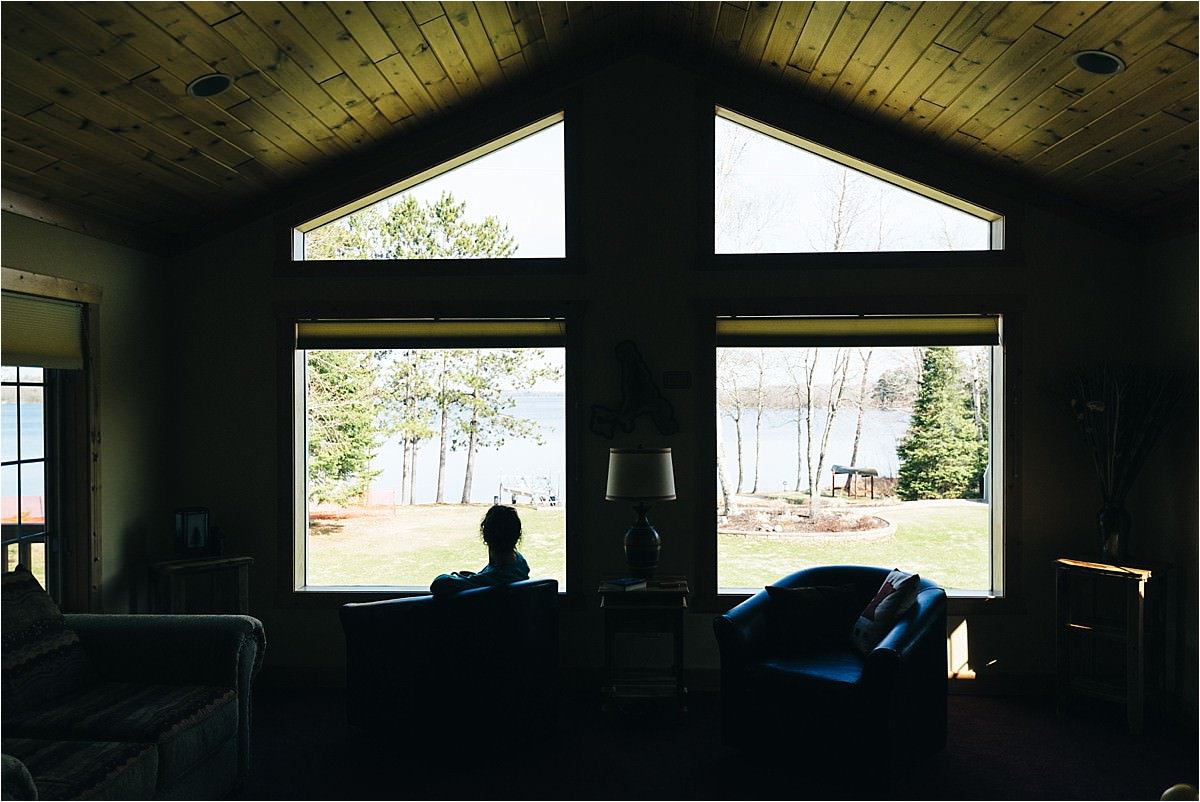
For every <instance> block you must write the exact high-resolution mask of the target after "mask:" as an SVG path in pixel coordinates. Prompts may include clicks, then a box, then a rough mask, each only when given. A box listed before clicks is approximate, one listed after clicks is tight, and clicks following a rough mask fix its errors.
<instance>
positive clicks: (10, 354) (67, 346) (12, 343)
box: [0, 292, 83, 370]
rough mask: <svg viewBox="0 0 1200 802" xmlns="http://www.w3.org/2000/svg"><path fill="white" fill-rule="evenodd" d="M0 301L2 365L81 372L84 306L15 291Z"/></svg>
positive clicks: (7, 293) (6, 294)
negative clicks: (0, 303) (0, 307)
mask: <svg viewBox="0 0 1200 802" xmlns="http://www.w3.org/2000/svg"><path fill="white" fill-rule="evenodd" d="M0 302H2V309H0V351H2V352H3V360H4V364H5V365H22V366H26V367H40V368H65V369H68V370H82V369H83V304H78V303H72V302H71V301H59V300H56V299H52V298H40V297H38V296H34V295H24V294H21V293H14V292H5V293H3V295H2V296H0Z"/></svg>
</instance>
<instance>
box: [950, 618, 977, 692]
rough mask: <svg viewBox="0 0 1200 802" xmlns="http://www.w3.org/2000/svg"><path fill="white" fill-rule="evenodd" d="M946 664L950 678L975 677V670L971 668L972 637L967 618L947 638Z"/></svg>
mask: <svg viewBox="0 0 1200 802" xmlns="http://www.w3.org/2000/svg"><path fill="white" fill-rule="evenodd" d="M946 665H947V666H948V667H949V677H950V679H975V672H974V671H973V670H971V655H970V637H969V636H968V633H967V619H965V618H964V619H963V620H961V621H959V622H958V626H956V627H954V629H953V630H952V631H951V632H950V636H949V637H948V638H946Z"/></svg>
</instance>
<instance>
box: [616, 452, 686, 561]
mask: <svg viewBox="0 0 1200 802" xmlns="http://www.w3.org/2000/svg"><path fill="white" fill-rule="evenodd" d="M604 500H605V501H635V502H637V504H636V505H635V506H634V509H635V510H637V514H638V518H637V521H635V522H634V524H633V526H631V527H629V529H627V530H626V531H625V561H626V562H627V563H629V571H630V573H631V574H632V575H633V576H636V577H642V578H649V577H651V576H653V574H654V569H655V568H657V567H658V557H659V554H660V553H661V552H662V539H661V538H660V537H659V536H658V531H657V530H656V529H655V528H654V527H653V526H651V524H650V521H649V520H648V519H647V518H646V510H648V509H649V507H647V506H646V502H647V501H674V500H675V471H674V468H673V467H672V465H671V449H669V448H642V447H641V446H638V447H637V448H610V449H609V450H608V488H607V490H606V491H605V494H604Z"/></svg>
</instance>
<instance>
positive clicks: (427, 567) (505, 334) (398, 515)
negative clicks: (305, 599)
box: [295, 320, 567, 590]
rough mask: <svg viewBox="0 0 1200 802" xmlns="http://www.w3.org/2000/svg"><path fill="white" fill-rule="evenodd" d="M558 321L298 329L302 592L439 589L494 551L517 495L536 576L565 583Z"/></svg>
mask: <svg viewBox="0 0 1200 802" xmlns="http://www.w3.org/2000/svg"><path fill="white" fill-rule="evenodd" d="M564 333H565V327H564V323H563V321H561V320H389V321H383V320H362V321H329V320H325V321H304V322H301V323H299V324H298V325H297V349H298V350H297V352H296V359H297V375H298V377H300V378H301V381H299V382H298V383H297V388H296V391H297V401H298V409H297V416H296V420H297V424H298V431H297V443H298V445H299V446H300V448H299V449H298V453H297V456H298V465H302V466H303V470H302V471H299V472H298V475H297V476H296V482H297V485H298V488H302V490H301V492H300V493H298V494H297V495H298V499H297V500H298V503H299V504H300V505H301V507H302V509H303V514H302V515H300V516H297V517H298V531H297V533H296V543H297V545H298V546H299V548H300V550H301V553H302V554H303V556H304V559H303V560H302V561H297V567H298V571H297V576H296V577H295V585H296V587H297V588H307V589H325V588H399V589H409V590H427V589H428V587H429V583H430V581H431V580H432V579H433V578H434V577H435V576H437V575H438V574H440V573H444V572H449V571H452V570H472V571H478V570H479V569H480V568H481V567H482V566H483V565H485V564H486V563H487V553H486V549H485V548H484V546H483V544H482V543H481V542H480V536H479V523H480V519H481V518H482V517H483V514H484V512H485V511H486V510H487V508H488V507H489V506H490V505H492V504H494V503H502V504H507V505H512V506H515V507H516V508H517V510H518V513H519V515H520V517H521V521H522V524H523V529H524V535H523V538H522V540H521V542H520V543H519V544H518V546H517V548H518V550H519V551H520V552H521V553H522V554H523V555H524V556H525V558H526V559H527V560H528V562H529V564H530V567H531V571H532V574H533V575H536V576H539V577H550V578H555V579H557V580H558V581H559V585H560V587H561V588H564V589H565V586H566V579H567V577H566V514H565V509H566V502H567V496H566V486H565V481H564V480H565V465H566V436H565V425H566V421H565V418H566V403H565V400H566V393H565V386H566V385H565V356H566V348H565V340H564Z"/></svg>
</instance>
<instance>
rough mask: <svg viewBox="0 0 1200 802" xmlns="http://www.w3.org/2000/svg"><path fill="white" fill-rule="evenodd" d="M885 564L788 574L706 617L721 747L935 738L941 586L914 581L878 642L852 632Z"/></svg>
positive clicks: (922, 743) (806, 748) (895, 750)
mask: <svg viewBox="0 0 1200 802" xmlns="http://www.w3.org/2000/svg"><path fill="white" fill-rule="evenodd" d="M889 571H890V569H888V568H876V567H869V566H857V565H838V566H821V567H815V568H808V569H805V570H802V571H797V572H795V573H792V574H789V575H787V576H785V577H783V578H782V579H780V580H778V581H777V582H775V583H773V584H774V586H775V590H770V591H769V590H768V589H763V590H761V591H759V592H758V593H755V594H754V595H753V596H751V597H750V598H748V599H746V600H745V601H744V602H742V603H741V604H738V605H737V606H735V607H734V608H733V609H731V610H730V611H729V612H728V613H726V614H724V615H721V616H717V617H716V618H715V619H714V621H713V627H714V630H715V634H716V637H717V644H718V647H719V649H720V657H721V711H722V721H721V731H722V739H723V741H724V742H725V743H726V744H729V745H732V746H743V747H750V746H753V748H754V749H756V750H758V749H760V748H765V747H769V746H772V745H774V746H779V747H782V748H785V749H788V750H789V751H790V752H791V754H792V755H794V756H795V757H797V758H799V757H801V756H804V757H811V756H814V755H817V754H829V753H834V754H841V755H844V756H847V757H849V756H851V755H855V754H858V755H859V756H860V757H861V756H863V755H865V754H867V753H870V754H872V755H881V754H882V755H888V756H897V757H898V756H915V755H917V754H921V753H929V752H934V751H937V750H939V749H941V748H942V747H943V746H944V745H945V742H946V691H947V687H946V593H945V591H944V590H943V589H942V588H941V587H939V586H938V585H937V584H936V583H934V582H931V581H930V580H928V579H924V578H916V577H914V582H913V585H914V587H915V599H914V600H913V601H912V603H911V606H910V607H909V608H908V609H907V610H906V611H905V612H904V613H903V614H901V615H900V616H899V618H898V620H896V621H895V623H894V624H892V625H890V626H888V627H884V630H885V631H882V632H881V633H877V634H876V636H875V637H879V635H880V634H881V635H882V637H881V639H879V640H878V642H877V643H874V645H873V646H870V645H868V644H869V643H872V642H874V640H875V638H870V639H869V642H868V644H861V643H856V642H855V641H854V640H853V639H852V637H851V632H852V630H855V628H856V622H857V621H859V615H860V613H861V612H862V611H863V610H864V609H865V608H866V607H867V606H868V604H870V603H872V601H873V599H875V598H876V597H877V593H878V592H879V590H880V588H881V586H882V585H883V583H884V580H885V578H887V577H888V575H889ZM801 588H804V590H800V589H801ZM789 589H791V590H789ZM910 597H911V594H910ZM798 747H803V748H802V749H800V750H799V751H797V748H798Z"/></svg>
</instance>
